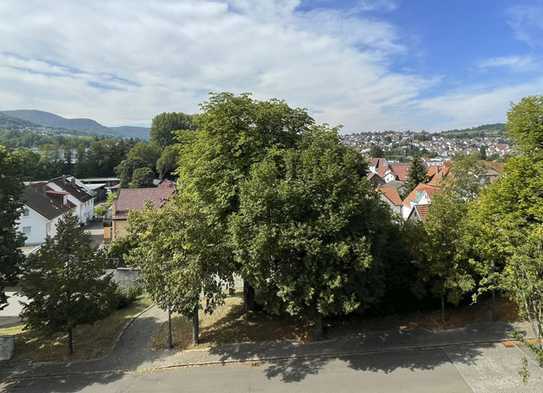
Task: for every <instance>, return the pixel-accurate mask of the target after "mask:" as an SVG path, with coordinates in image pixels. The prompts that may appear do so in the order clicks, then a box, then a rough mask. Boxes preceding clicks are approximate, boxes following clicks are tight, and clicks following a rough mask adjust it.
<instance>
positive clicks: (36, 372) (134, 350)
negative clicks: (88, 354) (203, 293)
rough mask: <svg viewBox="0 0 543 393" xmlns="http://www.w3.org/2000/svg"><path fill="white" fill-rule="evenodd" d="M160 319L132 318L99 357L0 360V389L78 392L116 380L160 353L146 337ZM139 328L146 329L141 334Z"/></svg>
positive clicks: (34, 392)
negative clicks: (32, 361)
mask: <svg viewBox="0 0 543 393" xmlns="http://www.w3.org/2000/svg"><path fill="white" fill-rule="evenodd" d="M161 324H162V321H159V320H157V318H155V317H151V316H149V317H146V316H145V314H144V315H143V316H142V317H140V318H138V319H136V320H135V321H134V322H133V323H132V325H131V326H130V327H129V328H128V329H127V330H126V332H125V334H123V336H122V337H121V339H120V340H119V342H118V343H117V345H116V346H115V349H114V350H113V352H112V353H111V354H110V355H108V356H106V357H105V358H103V359H98V360H90V361H74V362H62V363H61V362H59V363H45V364H39V365H34V366H32V365H30V364H24V363H21V362H17V363H15V362H4V363H0V380H3V381H4V382H3V383H4V385H2V384H0V391H2V392H6V393H11V392H30V393H53V392H55V393H57V392H58V393H64V392H78V391H80V390H82V389H84V388H86V387H88V386H92V385H103V387H101V388H96V389H97V391H107V385H109V384H111V383H113V382H116V381H118V380H120V379H121V378H122V377H123V376H124V375H125V374H126V373H128V372H133V371H135V370H136V369H138V367H141V366H143V367H144V366H145V365H146V364H147V363H149V364H151V363H152V362H153V361H155V360H157V359H158V358H159V357H160V355H161V354H160V353H158V352H154V351H152V350H151V345H150V340H151V337H152V336H153V335H154V334H155V332H156V331H157V329H158V328H159V327H160V325H161ZM141 332H148V334H147V333H146V334H144V335H143V336H145V337H142V335H141V334H140V333H141Z"/></svg>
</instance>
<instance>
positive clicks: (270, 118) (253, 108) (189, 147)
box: [177, 93, 313, 307]
mask: <svg viewBox="0 0 543 393" xmlns="http://www.w3.org/2000/svg"><path fill="white" fill-rule="evenodd" d="M195 122H196V125H197V128H198V129H197V131H196V132H195V133H194V134H193V135H191V136H190V137H187V138H185V141H183V143H181V149H180V161H179V168H178V170H177V173H178V175H179V180H178V182H179V189H180V192H181V193H183V194H184V198H185V199H187V200H189V201H190V203H191V205H192V206H194V207H195V208H196V209H200V211H201V212H202V213H203V214H204V216H205V220H206V222H207V223H208V231H207V234H208V235H209V236H210V237H211V238H213V239H215V238H220V237H221V236H223V235H224V234H225V233H227V225H228V218H229V216H230V215H231V214H233V213H235V212H236V211H237V210H238V208H239V186H240V183H241V182H242V181H243V180H244V179H245V178H246V177H247V176H248V174H249V171H250V168H251V166H252V165H253V164H254V163H256V162H259V161H261V160H262V159H263V157H264V156H265V155H266V153H267V150H268V149H270V148H272V147H274V146H275V147H279V148H283V147H292V146H295V145H296V144H297V143H298V141H299V140H300V136H301V134H302V133H303V132H304V131H305V130H307V128H308V126H309V125H311V124H312V123H313V119H312V118H311V117H310V116H309V115H308V114H307V112H306V111H305V110H303V109H293V108H290V107H289V106H288V105H287V104H286V103H285V102H283V101H279V100H269V101H258V100H255V99H253V98H252V97H251V96H250V95H248V94H242V95H239V96H236V95H233V94H230V93H220V94H212V95H211V96H210V99H209V101H207V102H205V103H204V104H202V112H201V113H200V114H199V115H198V117H197V118H196V120H195ZM223 241H224V242H225V243H227V239H226V238H224V240H223ZM221 249H222V250H224V251H225V254H224V256H223V257H224V260H225V263H226V264H227V265H231V262H232V252H231V250H229V248H228V247H221ZM246 289H247V290H246V293H247V295H248V296H246V300H249V301H248V302H246V305H248V306H249V307H250V306H251V301H250V300H251V296H250V294H251V293H252V291H251V289H250V286H246Z"/></svg>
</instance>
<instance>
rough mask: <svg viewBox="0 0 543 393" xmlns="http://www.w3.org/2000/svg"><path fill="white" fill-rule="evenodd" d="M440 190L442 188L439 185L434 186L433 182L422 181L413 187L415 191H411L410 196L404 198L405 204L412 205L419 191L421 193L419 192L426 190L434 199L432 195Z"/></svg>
mask: <svg viewBox="0 0 543 393" xmlns="http://www.w3.org/2000/svg"><path fill="white" fill-rule="evenodd" d="M439 190H440V188H439V187H436V186H433V185H431V184H424V183H420V184H419V185H418V186H416V187H415V188H414V189H413V191H411V192H410V193H409V195H408V196H406V197H405V199H404V200H403V205H404V206H407V207H410V206H411V202H413V201H415V199H416V198H417V193H419V192H426V193H427V194H428V196H429V197H430V199H432V196H433V195H434V194H435V193H436V192H439Z"/></svg>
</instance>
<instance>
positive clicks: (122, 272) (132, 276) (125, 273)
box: [106, 267, 140, 289]
mask: <svg viewBox="0 0 543 393" xmlns="http://www.w3.org/2000/svg"><path fill="white" fill-rule="evenodd" d="M106 273H113V281H114V282H115V283H116V284H117V285H118V286H119V287H120V288H123V289H127V288H134V287H137V286H138V285H139V284H138V278H139V275H140V272H139V270H137V269H133V268H127V267H119V268H117V269H107V270H106Z"/></svg>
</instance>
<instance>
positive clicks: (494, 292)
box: [490, 289, 496, 321]
mask: <svg viewBox="0 0 543 393" xmlns="http://www.w3.org/2000/svg"><path fill="white" fill-rule="evenodd" d="M490 316H491V318H492V319H491V320H492V321H495V320H496V290H495V289H493V290H492V305H491V311H490Z"/></svg>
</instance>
